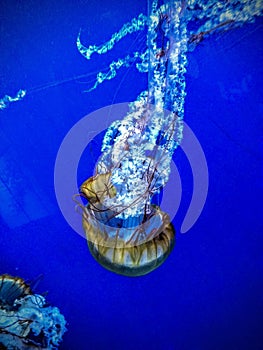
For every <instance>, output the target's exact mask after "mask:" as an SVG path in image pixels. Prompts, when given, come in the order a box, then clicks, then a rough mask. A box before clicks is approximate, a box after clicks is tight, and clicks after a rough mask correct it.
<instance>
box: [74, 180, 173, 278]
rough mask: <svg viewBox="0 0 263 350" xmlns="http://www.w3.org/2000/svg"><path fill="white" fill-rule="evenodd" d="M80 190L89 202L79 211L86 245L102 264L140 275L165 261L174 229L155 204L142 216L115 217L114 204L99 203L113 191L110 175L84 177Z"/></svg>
mask: <svg viewBox="0 0 263 350" xmlns="http://www.w3.org/2000/svg"><path fill="white" fill-rule="evenodd" d="M81 192H82V193H83V194H84V195H85V197H86V198H87V199H88V201H89V204H88V205H87V206H86V207H85V209H84V211H83V228H84V231H85V233H86V237H87V241H88V246H89V249H90V252H91V254H92V255H93V257H94V258H95V259H96V260H97V261H98V262H99V263H100V264H101V265H102V266H104V267H105V268H107V269H109V270H110V271H113V272H116V273H118V274H122V275H126V276H140V275H145V274H147V273H149V272H151V271H153V270H154V269H156V268H157V267H158V266H160V265H161V264H162V263H163V262H164V261H165V260H166V258H167V257H168V256H169V254H170V252H171V250H172V248H173V245H174V229H173V226H172V224H171V223H170V219H169V216H168V215H167V214H165V213H164V212H162V211H161V210H160V208H159V207H158V206H154V205H151V206H150V207H149V208H148V210H147V213H145V215H143V217H142V218H141V217H136V216H135V217H134V216H131V217H129V218H127V219H120V218H118V215H119V214H120V213H119V212H118V207H113V206H112V207H106V206H105V205H104V204H103V200H104V198H105V197H107V196H112V197H114V196H115V194H116V189H115V188H114V186H113V185H112V184H111V183H110V174H102V175H96V176H95V177H92V178H90V179H88V180H87V181H85V182H84V183H83V184H82V186H81Z"/></svg>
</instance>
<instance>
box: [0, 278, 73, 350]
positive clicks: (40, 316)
mask: <svg viewBox="0 0 263 350" xmlns="http://www.w3.org/2000/svg"><path fill="white" fill-rule="evenodd" d="M65 331H66V321H65V318H64V316H63V315H62V314H61V313H60V312H59V309H58V308H57V307H53V306H48V304H47V302H46V300H45V298H44V296H42V295H39V294H34V293H33V291H32V289H31V287H30V285H29V284H27V283H26V282H25V281H24V280H23V279H22V278H20V277H12V276H10V275H7V274H6V275H1V276H0V349H40V348H41V349H54V350H55V349H58V346H59V343H60V342H61V341H62V336H63V334H64V333H65Z"/></svg>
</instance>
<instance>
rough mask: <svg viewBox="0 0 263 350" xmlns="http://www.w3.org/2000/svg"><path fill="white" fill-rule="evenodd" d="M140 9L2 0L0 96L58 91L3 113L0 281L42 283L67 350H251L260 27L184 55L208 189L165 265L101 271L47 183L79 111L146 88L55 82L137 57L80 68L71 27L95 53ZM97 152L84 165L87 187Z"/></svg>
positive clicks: (140, 41) (124, 77)
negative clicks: (60, 319)
mask: <svg viewBox="0 0 263 350" xmlns="http://www.w3.org/2000/svg"><path fill="white" fill-rule="evenodd" d="M146 10H147V6H146V2H145V3H144V2H141V1H134V0H128V1H125V2H120V1H115V0H114V1H105V0H104V1H94V0H92V1H79V2H74V1H56V2H51V1H46V2H39V1H13V0H11V1H1V15H0V19H1V21H0V23H1V24H0V38H1V39H0V96H4V95H5V94H9V95H15V94H16V92H17V91H18V90H19V89H20V88H25V89H30V88H34V87H36V86H39V85H42V84H43V85H45V84H49V83H53V82H56V83H55V84H54V85H55V86H53V87H52V86H51V87H50V88H42V89H40V91H36V92H33V91H32V93H31V94H30V93H29V94H28V96H26V97H25V99H24V100H22V101H19V102H15V103H13V104H11V105H10V106H9V108H8V109H6V110H2V111H0V135H1V143H0V157H1V158H0V159H1V160H0V162H1V163H0V175H1V192H0V195H1V206H0V208H1V236H0V244H1V246H0V248H1V251H0V273H9V274H11V275H18V276H21V277H23V278H25V279H27V280H34V279H35V278H36V277H37V276H38V275H40V274H43V276H44V278H43V280H42V281H41V283H40V284H39V285H38V287H37V292H39V293H41V292H45V291H48V297H47V298H48V300H49V301H50V303H52V304H53V305H56V306H58V307H59V308H60V310H61V312H62V313H63V314H64V315H65V318H66V320H67V322H68V325H67V327H68V332H67V333H66V334H65V336H64V341H63V343H62V345H61V349H64V350H75V349H77V350H87V349H92V350H101V349H114V350H115V349H116V350H118V349H121V350H122V349H125V350H126V349H127V350H129V349H137V350H140V349H148V350H171V349H173V350H210V349H213V350H216V349H218V350H221V349H224V350H228V349H229V350H235V349H236V350H243V349H244V350H248V349H251V350H260V349H262V348H263V343H262V336H263V333H262V301H263V298H262V269H263V255H262V243H263V239H262V162H261V157H262V136H261V135H262V114H263V101H262V77H263V74H262V73H263V68H262V62H263V45H262V38H263V26H262V24H263V21H262V19H258V20H257V21H256V22H255V23H254V24H247V25H245V26H244V27H242V28H240V29H236V30H233V31H228V32H226V33H223V34H221V35H218V36H211V37H210V38H207V39H206V40H204V42H202V43H201V44H200V45H199V46H198V47H197V48H196V49H195V51H194V52H192V53H189V55H188V59H189V64H188V72H187V75H186V81H187V97H186V101H185V120H186V122H187V123H188V125H189V126H190V127H191V128H192V130H193V131H194V133H195V135H196V136H197V137H198V140H199V142H200V143H201V145H202V147H203V149H204V152H205V155H206V159H207V163H208V168H209V181H210V183H209V192H208V197H207V201H206V204H205V207H204V210H203V212H202V215H201V216H200V218H199V220H198V221H197V223H196V224H195V225H194V226H193V228H192V229H191V230H190V231H189V232H188V233H187V234H184V235H182V234H177V242H176V246H175V249H174V251H173V252H172V254H171V255H170V257H169V259H168V260H167V261H166V262H165V263H164V265H162V266H161V267H160V268H159V269H157V270H156V271H154V272H153V273H151V274H149V275H147V276H144V277H140V278H128V277H123V276H119V275H115V274H113V273H111V272H108V271H107V270H105V269H103V268H102V267H101V266H100V265H99V264H97V263H96V262H95V260H94V259H93V258H92V257H91V255H90V253H89V251H88V248H87V244H86V241H85V240H84V239H83V238H82V237H80V236H79V235H78V234H76V233H75V232H74V231H73V230H72V229H71V228H70V227H69V225H68V224H67V222H66V221H65V220H64V218H63V216H62V214H61V212H60V210H59V208H58V205H57V202H56V198H55V193H54V185H53V173H54V164H55V159H56V154H57V151H58V149H59V146H60V144H61V142H62V140H63V138H64V136H65V135H66V133H67V132H68V131H69V130H70V128H71V127H72V126H73V125H74V124H75V123H76V122H77V121H78V120H80V119H81V118H82V117H83V116H85V115H86V114H88V113H90V112H92V111H94V110H96V109H99V108H101V107H104V106H106V105H109V104H112V103H118V102H129V101H134V100H135V99H136V97H137V95H138V93H139V92H140V91H142V90H143V89H145V88H146V87H147V77H146V75H142V74H140V73H138V72H137V71H136V70H135V69H134V67H131V68H130V69H122V70H120V72H119V74H118V76H117V77H116V78H115V79H114V80H112V81H110V82H105V83H104V84H103V85H101V86H100V87H98V88H97V89H96V90H94V91H92V92H91V93H89V94H87V93H83V91H84V90H85V89H86V88H89V87H90V86H91V85H92V83H94V74H90V75H89V76H87V77H86V78H82V79H77V80H76V81H71V82H68V83H64V84H62V81H63V80H65V79H69V78H72V77H74V76H78V75H82V74H89V73H92V72H98V71H99V70H100V69H101V68H105V67H107V65H108V64H109V63H110V62H111V61H112V60H113V59H117V58H118V57H124V56H125V55H126V53H129V52H132V51H134V50H136V49H137V48H142V49H143V48H144V47H145V42H144V38H143V35H142V33H140V34H139V35H138V34H135V35H133V36H130V37H127V38H126V39H124V40H123V42H120V43H119V44H118V45H116V48H115V49H114V50H113V51H112V52H109V54H107V55H104V56H101V57H100V56H98V55H96V54H94V56H93V58H92V59H91V60H90V61H86V60H85V59H84V58H83V57H82V56H81V55H80V54H79V52H78V51H77V49H76V44H75V42H76V37H77V35H78V32H79V29H80V27H81V28H83V31H82V38H83V43H85V44H87V45H88V44H97V43H102V42H104V41H106V40H108V39H109V37H110V36H111V34H112V33H114V32H115V31H117V30H118V29H119V28H120V27H121V26H122V25H123V24H124V23H125V22H127V21H129V20H130V19H131V18H133V17H135V16H137V14H139V13H140V12H144V13H146ZM260 142H261V143H260ZM98 143H99V139H98V140H97V141H96V142H95V143H93V146H92V147H93V148H92V152H91V154H90V162H88V160H89V157H86V159H87V164H86V167H87V172H86V174H87V177H88V176H89V175H90V174H91V173H92V171H93V169H92V167H93V164H94V162H95V160H96V155H98V152H99V147H100V146H99V144H98ZM174 159H175V162H176V165H177V167H178V170H179V172H180V176H181V180H182V186H183V199H182V203H181V206H180V209H179V212H178V214H177V216H176V217H175V219H174V221H173V223H174V226H175V228H176V229H177V231H179V229H180V225H181V223H182V221H183V218H184V217H185V213H186V211H187V208H188V206H189V203H190V199H191V193H192V187H193V185H192V175H191V168H190V166H189V164H188V161H187V159H186V157H185V155H184V154H183V152H182V150H181V149H178V150H177V151H176V153H175V155H174ZM79 177H80V178H81V177H82V180H83V181H84V180H85V174H84V173H83V174H82V172H81V174H79ZM171 195H172V194H171Z"/></svg>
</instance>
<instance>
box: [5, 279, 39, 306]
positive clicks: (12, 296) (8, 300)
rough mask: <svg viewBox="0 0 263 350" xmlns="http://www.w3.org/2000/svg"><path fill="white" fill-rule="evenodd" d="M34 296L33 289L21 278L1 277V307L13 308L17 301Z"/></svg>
mask: <svg viewBox="0 0 263 350" xmlns="http://www.w3.org/2000/svg"><path fill="white" fill-rule="evenodd" d="M30 294H32V291H31V287H30V286H29V285H28V284H27V283H25V281H24V280H23V279H22V278H20V277H12V276H10V275H8V274H5V275H1V276H0V305H6V306H7V307H8V308H10V309H11V308H12V307H13V305H14V302H15V300H17V299H19V298H22V297H25V296H27V295H30Z"/></svg>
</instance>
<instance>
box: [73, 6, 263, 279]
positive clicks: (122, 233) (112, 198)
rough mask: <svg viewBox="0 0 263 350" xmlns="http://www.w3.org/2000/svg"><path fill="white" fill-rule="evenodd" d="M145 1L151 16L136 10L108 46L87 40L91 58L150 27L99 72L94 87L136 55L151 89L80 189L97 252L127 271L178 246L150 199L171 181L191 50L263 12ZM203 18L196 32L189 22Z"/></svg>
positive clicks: (143, 268)
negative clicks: (141, 41) (135, 47)
mask: <svg viewBox="0 0 263 350" xmlns="http://www.w3.org/2000/svg"><path fill="white" fill-rule="evenodd" d="M238 3H239V6H238V8H237V7H236V6H234V5H231V3H230V2H222V3H220V2H219V3H218V2H214V1H188V2H186V1H175V0H171V1H163V2H162V3H160V2H159V1H156V0H152V1H150V0H149V1H148V18H147V17H145V16H143V15H139V16H138V17H137V18H135V19H133V20H132V21H131V22H129V23H127V24H125V25H124V26H123V27H122V28H121V30H120V31H119V32H117V33H115V34H114V35H113V36H112V38H111V39H110V40H109V41H108V42H106V43H105V44H104V45H100V46H96V45H93V46H89V47H85V46H84V45H82V43H81V40H80V34H79V36H78V38H77V47H78V49H79V51H80V53H81V54H82V55H83V56H84V57H85V58H87V59H90V57H91V55H92V54H94V53H98V54H103V53H106V52H107V51H108V50H111V49H112V48H113V47H114V45H115V43H116V42H118V41H119V40H121V39H122V38H123V37H124V36H125V35H127V34H128V33H132V32H135V31H138V30H142V29H143V28H144V27H145V26H147V27H148V30H147V50H146V51H145V52H142V53H140V52H134V53H133V54H131V55H127V56H125V57H124V58H119V59H118V60H117V61H113V62H112V64H111V65H110V66H109V71H108V72H106V73H102V72H100V73H98V75H97V80H96V83H95V84H94V86H92V87H91V88H90V89H89V90H88V91H91V90H93V89H95V88H97V86H98V85H99V84H101V83H102V82H103V81H105V80H110V79H112V78H114V77H115V75H116V74H117V71H118V69H120V68H121V67H123V66H129V65H130V64H131V62H134V61H136V62H137V63H136V68H137V69H138V70H139V71H140V72H148V90H147V91H145V92H143V93H141V94H140V95H139V97H138V98H137V100H136V101H135V102H133V103H131V104H130V111H129V112H128V114H127V115H126V117H125V118H124V119H123V120H121V121H115V122H114V123H113V124H112V125H111V126H110V127H109V129H108V131H107V132H106V135H105V137H104V141H103V146H102V156H101V157H100V159H99V160H98V162H97V166H96V171H95V176H93V177H92V178H90V179H88V180H87V181H85V182H84V183H83V184H82V186H81V193H82V194H83V195H84V196H85V197H86V198H87V199H88V201H89V204H88V205H87V206H86V207H85V208H84V211H83V228H84V230H85V232H86V236H87V240H88V244H89V248H90V251H91V253H92V255H93V256H94V257H95V259H96V260H97V261H98V262H99V263H101V264H102V265H103V266H105V267H106V268H108V269H110V270H112V271H114V272H117V273H120V274H124V275H129V276H137V275H142V274H146V273H148V272H150V271H152V270H153V269H155V268H156V267H158V266H159V265H160V264H161V263H162V262H163V261H164V260H165V259H166V258H167V256H168V255H169V253H170V252H171V250H172V247H173V245H174V229H173V226H172V224H171V223H170V219H169V217H168V215H167V214H165V213H163V212H162V211H161V210H160V208H159V207H157V206H154V205H152V204H151V200H152V197H153V195H154V194H155V193H157V192H158V191H159V190H160V189H161V188H162V187H163V186H165V184H166V183H167V181H168V178H169V172H170V163H171V158H172V155H173V152H174V150H175V148H176V147H177V146H178V145H179V144H180V142H181V139H182V131H183V123H182V119H183V114H184V97H185V79H184V73H185V71H186V64H187V57H186V52H187V50H188V49H190V50H192V49H193V47H194V45H195V44H197V43H199V42H200V41H201V40H202V39H203V38H204V37H205V36H207V35H209V34H211V33H214V32H217V31H219V30H222V29H226V28H228V27H229V26H231V27H235V26H239V25H241V24H243V23H244V22H247V21H252V20H253V19H254V17H255V16H256V15H260V14H262V5H261V4H260V2H259V1H244V0H243V1H239V2H238ZM197 20H200V21H201V23H202V25H201V26H200V28H199V31H198V32H197V33H193V32H191V31H190V32H189V31H188V29H187V26H188V24H189V23H190V22H191V21H192V22H193V21H197Z"/></svg>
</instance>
